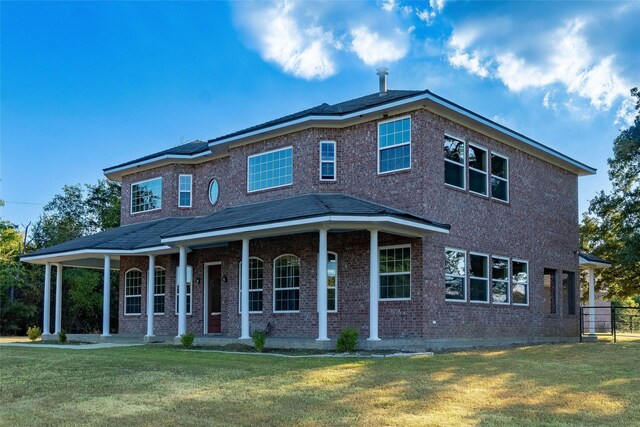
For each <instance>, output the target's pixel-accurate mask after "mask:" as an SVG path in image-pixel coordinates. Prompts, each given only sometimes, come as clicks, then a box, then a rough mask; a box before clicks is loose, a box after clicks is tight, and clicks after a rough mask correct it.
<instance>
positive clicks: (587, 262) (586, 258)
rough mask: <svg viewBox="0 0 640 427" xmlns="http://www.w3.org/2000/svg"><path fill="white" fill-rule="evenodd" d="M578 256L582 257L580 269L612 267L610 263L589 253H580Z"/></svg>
mask: <svg viewBox="0 0 640 427" xmlns="http://www.w3.org/2000/svg"><path fill="white" fill-rule="evenodd" d="M578 255H579V256H580V267H596V268H607V267H611V263H610V262H609V261H607V260H606V259H603V258H600V257H599V256H596V255H594V254H590V253H589V252H585V251H578Z"/></svg>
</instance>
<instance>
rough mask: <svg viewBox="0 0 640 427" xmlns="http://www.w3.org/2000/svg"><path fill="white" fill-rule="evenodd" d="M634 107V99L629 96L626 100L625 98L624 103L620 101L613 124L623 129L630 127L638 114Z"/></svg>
mask: <svg viewBox="0 0 640 427" xmlns="http://www.w3.org/2000/svg"><path fill="white" fill-rule="evenodd" d="M635 105H636V99H635V98H633V97H631V96H628V97H627V98H625V99H624V101H622V104H621V105H620V108H618V111H616V121H615V124H617V125H621V126H624V127H629V126H631V125H632V124H633V122H634V120H635V118H636V114H638V112H637V111H636V108H635Z"/></svg>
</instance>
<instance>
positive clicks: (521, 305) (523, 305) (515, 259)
mask: <svg viewBox="0 0 640 427" xmlns="http://www.w3.org/2000/svg"><path fill="white" fill-rule="evenodd" d="M514 262H521V263H524V264H526V265H527V303H526V304H522V303H515V302H513V303H512V304H513V305H517V306H520V307H528V306H529V283H530V279H529V277H530V276H529V261H527V260H526V259H518V258H511V264H512V265H511V267H510V268H511V271H509V273H511V275H510V276H509V277H510V278H511V280H510V281H511V284H510V286H509V292H511V301H513V263H514Z"/></svg>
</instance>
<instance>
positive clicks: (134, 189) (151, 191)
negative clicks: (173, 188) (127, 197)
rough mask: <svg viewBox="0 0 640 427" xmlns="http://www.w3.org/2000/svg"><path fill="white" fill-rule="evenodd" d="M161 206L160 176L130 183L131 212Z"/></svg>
mask: <svg viewBox="0 0 640 427" xmlns="http://www.w3.org/2000/svg"><path fill="white" fill-rule="evenodd" d="M160 208H162V178H154V179H150V180H147V181H141V182H136V183H134V184H131V213H138V212H146V211H153V210H156V209H160Z"/></svg>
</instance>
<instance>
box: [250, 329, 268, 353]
mask: <svg viewBox="0 0 640 427" xmlns="http://www.w3.org/2000/svg"><path fill="white" fill-rule="evenodd" d="M251 340H252V341H253V346H254V347H255V348H256V351H258V352H259V353H262V349H263V348H264V344H265V343H266V342H267V333H266V332H264V331H253V333H252V334H251Z"/></svg>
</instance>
